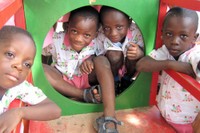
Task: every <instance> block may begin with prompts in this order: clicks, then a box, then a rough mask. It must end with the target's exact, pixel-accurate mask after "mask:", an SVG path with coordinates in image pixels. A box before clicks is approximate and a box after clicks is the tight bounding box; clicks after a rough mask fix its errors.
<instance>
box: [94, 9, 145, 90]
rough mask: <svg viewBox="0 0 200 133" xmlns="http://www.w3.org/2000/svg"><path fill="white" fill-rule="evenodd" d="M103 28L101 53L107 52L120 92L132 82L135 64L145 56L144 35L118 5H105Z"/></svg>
mask: <svg viewBox="0 0 200 133" xmlns="http://www.w3.org/2000/svg"><path fill="white" fill-rule="evenodd" d="M100 19H101V24H102V29H101V30H100V32H99V34H98V37H97V41H98V43H97V55H105V56H106V57H107V58H108V60H109V62H110V64H111V69H112V72H113V75H114V80H115V87H116V88H115V91H116V94H120V93H121V92H122V91H123V90H124V89H126V88H127V87H128V86H129V85H130V84H131V83H132V78H133V76H134V75H135V74H136V70H135V64H136V62H137V61H138V60H139V59H140V58H141V57H143V56H144V52H143V47H144V44H143V39H142V35H141V32H140V30H139V29H138V27H137V25H136V24H135V23H134V22H133V21H132V19H130V18H129V16H128V15H126V14H125V13H123V12H121V11H119V10H118V9H115V8H112V7H108V6H102V7H101V9H100Z"/></svg>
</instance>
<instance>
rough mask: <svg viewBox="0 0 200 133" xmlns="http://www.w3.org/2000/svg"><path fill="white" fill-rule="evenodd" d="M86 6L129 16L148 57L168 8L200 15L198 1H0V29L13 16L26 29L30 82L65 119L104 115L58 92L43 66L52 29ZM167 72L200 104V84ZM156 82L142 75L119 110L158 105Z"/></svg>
mask: <svg viewBox="0 0 200 133" xmlns="http://www.w3.org/2000/svg"><path fill="white" fill-rule="evenodd" d="M86 5H107V6H112V7H115V8H117V9H119V10H121V11H123V12H125V13H126V14H128V15H129V16H130V17H131V18H132V19H133V20H134V21H135V22H136V24H137V25H138V26H139V28H140V30H141V32H142V35H143V39H144V43H145V54H148V53H149V52H150V51H151V50H152V49H153V48H154V47H156V48H158V47H160V45H161V44H162V43H161V40H160V35H161V26H162V21H163V17H164V15H165V13H166V11H167V7H168V6H181V7H185V8H189V9H192V10H197V11H200V1H198V0H192V1H191V0H181V1H180V0H140V1H138V0H126V1H123V0H104V1H103V0H59V1H55V0H7V1H3V0H0V18H1V19H0V27H2V26H3V25H4V24H5V23H6V22H7V21H8V20H9V19H10V18H11V17H12V16H13V15H14V22H15V25H16V26H18V27H22V28H24V29H27V30H28V31H29V32H30V33H31V34H32V36H33V38H34V40H35V42H36V44H37V54H36V58H35V62H34V66H33V68H32V74H31V75H30V76H29V77H28V80H29V81H30V82H32V83H33V84H34V85H36V86H38V87H39V88H41V89H42V90H43V91H44V93H45V94H46V95H47V96H48V97H49V98H50V99H52V100H53V101H55V102H56V103H57V104H58V105H59V106H60V107H61V108H62V115H63V116H66V115H74V114H84V113H90V112H100V111H102V104H88V103H81V102H76V101H73V100H70V99H68V98H66V97H64V96H62V95H61V94H60V93H58V92H57V91H55V90H54V89H53V88H52V86H51V85H50V84H49V83H48V81H47V79H46V78H45V75H44V71H43V67H42V63H41V52H42V46H43V42H44V39H45V37H46V35H47V33H48V31H49V29H50V28H51V27H52V26H53V24H54V23H55V22H56V21H57V20H58V19H59V18H60V17H61V16H63V15H64V14H66V13H68V12H70V11H72V10H74V9H76V8H79V7H81V6H86ZM166 72H167V73H168V74H169V75H170V76H172V77H173V78H174V79H175V80H177V82H179V83H180V84H181V85H182V86H184V87H185V88H186V89H187V90H188V91H189V92H191V93H192V94H193V95H194V96H195V97H196V98H197V99H198V100H200V84H199V83H198V82H196V81H195V80H194V79H193V78H191V77H190V76H188V75H185V74H182V73H178V72H175V71H172V70H167V71H166ZM157 81H158V73H153V74H152V73H140V74H139V76H138V77H137V79H136V80H135V82H134V83H133V84H132V85H131V86H129V87H128V88H127V89H126V90H125V91H124V92H123V93H122V94H120V95H119V96H117V97H116V109H117V110H118V109H129V108H135V107H144V106H149V105H155V104H156V101H155V97H156V94H157ZM17 130H19V129H16V131H15V132H18V131H17Z"/></svg>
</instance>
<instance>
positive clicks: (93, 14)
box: [69, 6, 99, 29]
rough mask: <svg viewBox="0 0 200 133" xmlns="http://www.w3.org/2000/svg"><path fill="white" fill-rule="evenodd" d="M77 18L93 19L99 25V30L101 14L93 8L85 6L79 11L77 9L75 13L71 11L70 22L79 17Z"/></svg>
mask: <svg viewBox="0 0 200 133" xmlns="http://www.w3.org/2000/svg"><path fill="white" fill-rule="evenodd" d="M77 16H79V17H80V16H81V17H83V18H85V19H93V20H95V21H96V24H97V29H98V27H99V13H98V11H97V10H96V9H95V8H93V7H91V6H84V7H80V8H78V9H75V10H73V11H71V13H70V16H69V22H70V20H72V19H73V18H75V17H77Z"/></svg>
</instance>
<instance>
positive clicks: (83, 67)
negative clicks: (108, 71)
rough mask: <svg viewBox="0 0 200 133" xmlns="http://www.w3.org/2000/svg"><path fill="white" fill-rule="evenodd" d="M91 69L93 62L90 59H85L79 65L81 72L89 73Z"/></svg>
mask: <svg viewBox="0 0 200 133" xmlns="http://www.w3.org/2000/svg"><path fill="white" fill-rule="evenodd" d="M93 69H94V63H93V61H92V59H87V60H85V61H84V62H83V63H82V64H81V65H80V71H81V73H83V74H90V73H91V72H92V70H93Z"/></svg>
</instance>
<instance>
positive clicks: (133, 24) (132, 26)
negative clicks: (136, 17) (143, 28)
mask: <svg viewBox="0 0 200 133" xmlns="http://www.w3.org/2000/svg"><path fill="white" fill-rule="evenodd" d="M129 29H130V31H134V30H138V29H139V28H138V26H137V25H136V23H135V22H134V21H132V23H131V25H130V28H129Z"/></svg>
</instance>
